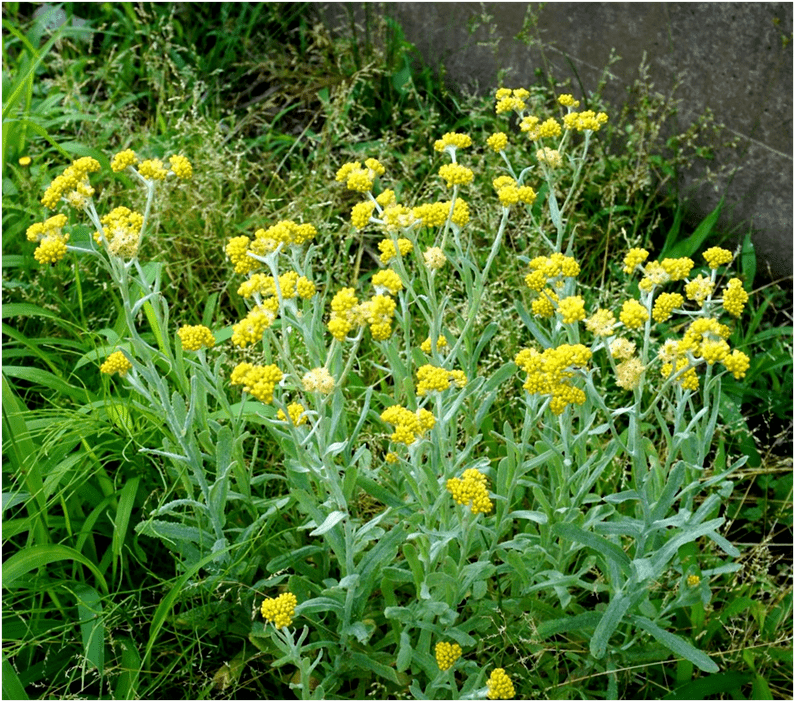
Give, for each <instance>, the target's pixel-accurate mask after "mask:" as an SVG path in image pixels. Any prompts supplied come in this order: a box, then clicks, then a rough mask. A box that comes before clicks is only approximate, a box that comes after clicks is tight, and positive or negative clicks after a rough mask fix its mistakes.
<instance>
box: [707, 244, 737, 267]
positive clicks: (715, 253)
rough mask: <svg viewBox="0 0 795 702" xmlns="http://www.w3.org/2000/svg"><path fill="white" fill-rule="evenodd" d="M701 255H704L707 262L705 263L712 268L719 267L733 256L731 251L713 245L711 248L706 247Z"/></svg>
mask: <svg viewBox="0 0 795 702" xmlns="http://www.w3.org/2000/svg"><path fill="white" fill-rule="evenodd" d="M702 255H703V256H704V260H705V261H706V262H707V265H708V266H709V267H710V268H712V269H713V270H714V269H716V268H719V267H720V266H724V265H726V264H727V263H731V262H732V259H733V258H734V256H732V252H731V251H728V250H727V249H722V248H720V247H719V246H713V247H712V248H710V249H707V250H706V251H705V252H704V253H703V254H702Z"/></svg>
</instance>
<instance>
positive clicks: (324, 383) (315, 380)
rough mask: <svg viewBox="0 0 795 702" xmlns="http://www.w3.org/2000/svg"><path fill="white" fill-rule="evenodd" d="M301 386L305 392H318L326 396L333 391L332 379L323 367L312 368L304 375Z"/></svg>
mask: <svg viewBox="0 0 795 702" xmlns="http://www.w3.org/2000/svg"><path fill="white" fill-rule="evenodd" d="M301 384H302V385H303V386H304V390H305V391H306V392H319V393H321V394H323V395H328V394H330V393H331V392H333V391H334V378H333V377H332V375H331V373H329V372H328V370H327V369H326V368H324V367H322V366H321V367H320V368H313V369H312V370H310V371H307V372H306V373H304V377H303V378H301Z"/></svg>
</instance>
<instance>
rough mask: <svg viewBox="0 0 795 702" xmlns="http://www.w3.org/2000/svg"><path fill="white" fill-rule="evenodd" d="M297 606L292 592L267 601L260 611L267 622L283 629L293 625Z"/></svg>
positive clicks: (296, 600)
mask: <svg viewBox="0 0 795 702" xmlns="http://www.w3.org/2000/svg"><path fill="white" fill-rule="evenodd" d="M297 605H298V599H297V598H296V596H295V595H294V594H293V593H292V592H284V593H282V594H281V595H279V596H278V597H275V598H273V599H271V598H269V599H266V600H265V601H264V602H263V603H262V606H261V607H260V611H261V612H262V616H263V617H264V618H265V621H268V622H273V624H274V626H275V627H276V628H277V629H281V628H282V627H285V626H290V624H292V623H293V617H294V616H295V608H296V606H297Z"/></svg>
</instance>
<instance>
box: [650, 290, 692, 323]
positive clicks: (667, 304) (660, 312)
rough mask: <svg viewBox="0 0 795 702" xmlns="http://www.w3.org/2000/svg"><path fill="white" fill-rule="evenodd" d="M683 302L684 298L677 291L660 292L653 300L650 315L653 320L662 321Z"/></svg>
mask: <svg viewBox="0 0 795 702" xmlns="http://www.w3.org/2000/svg"><path fill="white" fill-rule="evenodd" d="M684 304H685V298H683V297H682V296H681V295H680V294H679V293H662V294H660V296H659V297H658V298H657V299H656V300H655V301H654V308H653V309H652V311H651V316H652V317H653V318H654V321H655V322H664V321H665V320H666V319H668V318H669V317H670V316H671V313H672V312H673V311H674V310H678V309H679V308H680V307H681V306H682V305H684Z"/></svg>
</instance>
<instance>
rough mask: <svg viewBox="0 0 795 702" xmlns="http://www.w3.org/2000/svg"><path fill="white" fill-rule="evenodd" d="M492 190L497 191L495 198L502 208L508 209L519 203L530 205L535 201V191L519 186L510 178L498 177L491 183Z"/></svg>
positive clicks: (528, 187) (525, 186) (527, 186)
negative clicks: (498, 199) (497, 198)
mask: <svg viewBox="0 0 795 702" xmlns="http://www.w3.org/2000/svg"><path fill="white" fill-rule="evenodd" d="M492 185H493V186H494V189H495V190H496V191H497V197H499V198H500V204H502V206H503V207H510V206H511V205H516V204H517V203H519V202H524V203H527V204H528V205H532V204H533V203H534V202H535V200H536V191H535V190H533V189H532V188H531V187H530V186H529V185H522V186H520V185H519V184H518V183H517V182H516V181H515V180H514V179H513V178H511V177H510V176H498V177H497V178H495V179H494V180H493V181H492Z"/></svg>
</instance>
